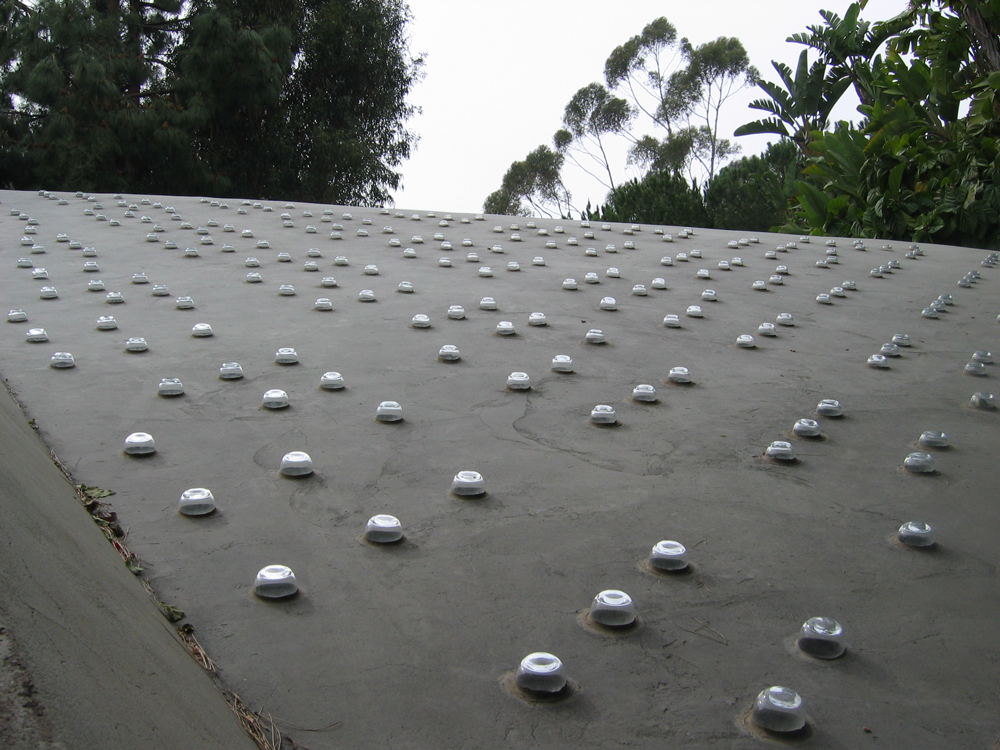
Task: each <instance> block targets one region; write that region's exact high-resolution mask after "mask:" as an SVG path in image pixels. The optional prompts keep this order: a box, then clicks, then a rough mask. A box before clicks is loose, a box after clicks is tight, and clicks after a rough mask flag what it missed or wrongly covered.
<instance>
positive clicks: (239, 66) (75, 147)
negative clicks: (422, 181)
mask: <svg viewBox="0 0 1000 750" xmlns="http://www.w3.org/2000/svg"><path fill="white" fill-rule="evenodd" d="M0 7H2V9H3V10H2V16H0V184H3V185H4V186H7V187H14V188H32V187H45V188H49V189H74V190H75V189H80V190H88V191H104V192H112V191H132V192H154V191H155V192H163V193H177V194H207V195H231V194H232V193H233V192H234V191H236V190H238V191H239V192H241V193H245V194H248V195H259V196H261V197H271V196H273V197H283V198H289V199H299V200H313V201H322V202H333V203H357V204H376V203H383V202H386V201H388V200H389V199H390V193H389V191H390V190H392V189H393V188H395V187H397V186H398V184H399V174H398V173H397V172H396V170H395V168H396V167H397V166H398V165H399V164H400V163H401V162H402V161H403V159H405V158H406V157H407V156H408V155H409V152H410V148H411V146H412V144H413V142H414V140H415V136H414V135H413V134H412V133H410V132H409V131H407V130H406V127H405V124H406V121H407V119H408V118H409V116H410V115H411V114H412V111H413V110H412V107H410V105H408V104H407V102H406V96H407V94H408V92H409V91H410V89H411V87H412V86H413V84H414V83H415V81H416V80H417V77H418V76H419V72H420V60H418V59H414V58H412V57H411V56H410V54H409V51H408V48H407V25H408V23H409V10H408V8H407V7H406V5H405V4H404V3H403V2H402V0H241V1H239V2H238V1H237V0H192V1H191V2H181V0H39V2H37V3H33V4H28V3H25V2H20V0H7V1H6V2H4V3H3V4H2V6H0Z"/></svg>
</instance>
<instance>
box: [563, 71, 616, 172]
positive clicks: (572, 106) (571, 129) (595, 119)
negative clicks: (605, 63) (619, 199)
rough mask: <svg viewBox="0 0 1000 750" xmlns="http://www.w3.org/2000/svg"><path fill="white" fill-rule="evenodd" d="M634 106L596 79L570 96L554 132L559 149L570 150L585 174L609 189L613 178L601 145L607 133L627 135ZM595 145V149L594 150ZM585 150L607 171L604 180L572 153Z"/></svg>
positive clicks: (570, 153)
mask: <svg viewBox="0 0 1000 750" xmlns="http://www.w3.org/2000/svg"><path fill="white" fill-rule="evenodd" d="M634 117H635V110H634V109H632V107H631V106H629V103H628V102H627V101H625V100H624V99H621V98H619V97H614V96H611V94H610V93H608V90H607V89H606V88H604V86H602V85H601V84H599V83H591V84H589V85H587V86H584V87H583V88H582V89H580V90H579V91H577V92H576V93H575V94H574V95H573V98H572V99H570V100H569V103H568V104H567V105H566V109H565V111H564V113H563V126H564V127H563V129H562V130H559V131H557V132H556V134H555V136H554V141H555V144H556V148H557V149H558V150H559V152H560V153H563V154H569V155H570V158H572V159H573V161H574V163H575V164H577V166H579V167H580V168H581V169H583V170H584V171H586V172H587V174H589V175H591V176H593V177H594V178H595V179H597V180H599V181H600V182H601V183H602V184H603V185H604V186H605V187H606V188H608V189H609V190H614V187H615V178H614V175H613V174H612V172H611V163H610V161H609V160H608V153H607V151H606V150H605V148H604V138H605V137H606V136H609V135H626V136H630V134H629V132H628V126H629V123H630V122H631V121H632V120H633V118H634ZM592 149H596V153H595V151H594V150H592ZM574 151H576V152H580V153H583V154H586V155H587V156H588V157H590V158H591V159H592V160H593V161H594V162H596V163H597V164H598V165H599V166H600V167H601V168H602V169H603V170H604V172H605V173H606V174H607V176H608V178H607V181H605V180H604V178H603V177H599V176H597V175H595V174H594V173H593V172H591V171H590V170H588V169H586V167H584V166H583V165H582V164H580V163H579V161H577V160H576V158H575V156H573V155H572V154H573V152H574Z"/></svg>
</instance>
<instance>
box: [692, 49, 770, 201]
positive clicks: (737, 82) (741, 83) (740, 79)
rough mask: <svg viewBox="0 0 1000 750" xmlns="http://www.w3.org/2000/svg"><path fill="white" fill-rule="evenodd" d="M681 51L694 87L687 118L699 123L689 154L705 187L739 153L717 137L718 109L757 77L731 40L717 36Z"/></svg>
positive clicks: (743, 50)
mask: <svg viewBox="0 0 1000 750" xmlns="http://www.w3.org/2000/svg"><path fill="white" fill-rule="evenodd" d="M685 52H686V55H687V58H688V60H689V61H690V62H689V73H688V75H689V76H690V78H691V80H692V81H693V83H694V84H695V85H694V87H693V94H692V102H691V116H692V117H693V118H694V119H695V120H697V121H698V122H699V126H698V129H697V135H696V136H695V144H696V147H695V148H693V149H692V153H693V155H694V158H695V159H696V160H697V161H698V162H699V163H700V164H701V166H702V168H703V169H704V171H705V172H706V173H707V179H706V186H707V185H709V184H711V182H712V179H713V178H714V177H715V172H716V168H717V166H718V165H719V164H721V163H722V162H723V161H724V160H726V159H728V158H729V157H731V156H735V155H736V154H738V153H739V151H740V149H739V146H737V145H736V144H735V143H733V142H731V141H730V140H729V139H728V138H720V137H719V115H720V113H721V111H722V107H723V105H724V104H725V103H726V102H727V101H728V100H729V99H730V98H731V97H732V96H733V95H734V94H735V93H736V92H738V91H739V90H740V89H743V88H745V87H746V86H752V85H753V84H755V83H756V82H757V79H758V77H759V76H758V73H757V70H756V68H754V67H753V66H752V65H750V58H749V57H748V56H747V51H746V50H745V49H744V48H743V45H742V44H741V43H740V40H739V39H736V38H735V37H725V36H720V37H719V38H718V39H715V40H714V41H711V42H706V43H705V44H702V45H700V46H698V47H695V48H692V47H691V46H690V44H688V45H686V47H685Z"/></svg>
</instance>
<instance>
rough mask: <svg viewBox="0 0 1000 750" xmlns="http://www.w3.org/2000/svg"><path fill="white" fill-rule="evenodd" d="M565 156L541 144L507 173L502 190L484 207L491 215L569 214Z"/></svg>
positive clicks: (493, 195)
mask: <svg viewBox="0 0 1000 750" xmlns="http://www.w3.org/2000/svg"><path fill="white" fill-rule="evenodd" d="M564 158H565V157H564V156H563V155H562V154H561V153H559V152H558V151H553V150H552V149H551V148H549V147H548V146H539V147H538V148H536V149H535V150H534V151H532V152H531V153H530V154H528V155H527V157H525V158H524V160H523V161H515V162H514V163H513V164H511V165H510V167H509V168H508V169H507V173H506V174H505V175H504V176H503V182H502V183H501V185H500V189H499V190H496V191H494V192H493V193H491V194H490V195H489V196H488V197H487V198H486V201H485V203H484V204H483V210H485V211H486V213H491V214H504V215H511V216H530V215H531V214H532V211H538V212H539V213H541V214H544V215H545V216H549V217H551V216H553V215H555V216H559V217H562V216H569V214H570V212H571V211H572V206H571V205H570V194H569V191H567V190H566V186H565V185H563V183H562V178H561V176H560V175H561V171H562V166H563V161H564Z"/></svg>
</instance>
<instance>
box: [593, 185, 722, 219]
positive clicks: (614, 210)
mask: <svg viewBox="0 0 1000 750" xmlns="http://www.w3.org/2000/svg"><path fill="white" fill-rule="evenodd" d="M588 213H590V214H591V216H589V217H588V218H600V219H602V220H603V221H622V222H643V223H647V224H673V225H678V226H693V227H710V226H712V224H711V219H710V217H709V215H708V212H707V211H706V209H705V205H704V202H703V201H702V196H701V191H700V190H699V189H698V187H697V186H693V187H692V186H691V185H689V184H688V181H687V180H685V179H684V178H683V177H682V176H681V175H678V174H671V173H669V172H652V173H650V174H648V175H646V177H645V178H643V179H642V180H630V181H629V182H626V183H624V184H622V185H619V186H618V187H617V188H615V189H614V190H613V191H611V193H609V194H608V198H607V201H606V202H605V204H604V206H603V207H598V208H597V209H596V210H595V211H593V212H588Z"/></svg>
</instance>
